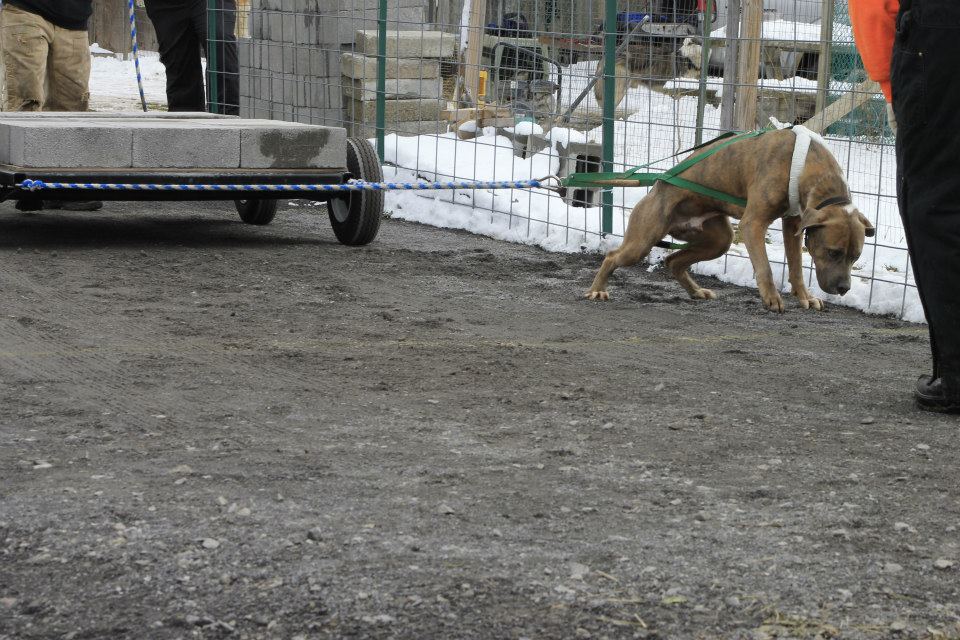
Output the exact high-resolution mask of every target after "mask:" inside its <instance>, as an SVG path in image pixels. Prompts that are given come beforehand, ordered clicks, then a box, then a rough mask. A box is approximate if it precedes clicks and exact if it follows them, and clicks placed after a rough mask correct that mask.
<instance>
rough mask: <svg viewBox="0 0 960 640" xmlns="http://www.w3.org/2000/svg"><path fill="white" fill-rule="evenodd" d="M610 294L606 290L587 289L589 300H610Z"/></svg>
mask: <svg viewBox="0 0 960 640" xmlns="http://www.w3.org/2000/svg"><path fill="white" fill-rule="evenodd" d="M609 299H610V294H609V293H607V292H606V291H587V300H609Z"/></svg>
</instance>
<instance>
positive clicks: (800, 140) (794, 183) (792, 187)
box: [783, 126, 813, 217]
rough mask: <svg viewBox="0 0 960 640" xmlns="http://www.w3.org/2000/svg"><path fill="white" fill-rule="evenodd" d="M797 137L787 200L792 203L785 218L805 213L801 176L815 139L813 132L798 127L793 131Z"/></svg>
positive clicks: (791, 163)
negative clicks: (802, 201)
mask: <svg viewBox="0 0 960 640" xmlns="http://www.w3.org/2000/svg"><path fill="white" fill-rule="evenodd" d="M791 131H793V132H794V133H795V134H796V135H797V141H796V142H795V143H794V145H793V159H792V160H791V161H790V182H789V184H788V186H787V198H788V201H789V203H790V206H789V208H788V209H787V211H786V212H785V213H784V214H783V215H784V217H788V216H789V217H792V216H799V215H800V214H801V213H803V212H802V211H801V210H800V174H801V173H803V167H804V166H805V165H806V164H807V153H808V152H809V151H810V141H811V140H812V139H813V136H812V135H811V134H812V133H813V132H812V131H810V129H807V128H806V127H804V126H796V127H794V128H793V129H791Z"/></svg>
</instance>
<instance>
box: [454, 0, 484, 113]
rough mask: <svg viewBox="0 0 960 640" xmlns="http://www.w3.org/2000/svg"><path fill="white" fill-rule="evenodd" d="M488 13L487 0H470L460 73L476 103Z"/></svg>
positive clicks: (464, 85) (471, 97)
mask: <svg viewBox="0 0 960 640" xmlns="http://www.w3.org/2000/svg"><path fill="white" fill-rule="evenodd" d="M486 13H487V3H486V0H470V17H469V19H468V22H467V25H466V27H467V29H466V37H467V48H466V51H465V52H464V56H463V66H462V67H461V73H460V75H461V76H462V77H463V87H464V88H465V89H466V90H467V94H468V95H469V96H470V99H471V100H472V101H473V103H474V104H477V98H478V96H477V90H478V88H479V86H480V55H481V54H482V53H483V25H484V19H485V17H486ZM461 33H462V29H461Z"/></svg>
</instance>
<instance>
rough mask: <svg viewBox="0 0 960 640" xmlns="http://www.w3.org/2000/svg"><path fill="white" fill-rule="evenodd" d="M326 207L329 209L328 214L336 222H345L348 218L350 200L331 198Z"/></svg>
mask: <svg viewBox="0 0 960 640" xmlns="http://www.w3.org/2000/svg"><path fill="white" fill-rule="evenodd" d="M327 206H329V207H330V212H331V213H332V214H333V217H334V218H336V219H337V222H346V221H347V218H349V217H350V200H348V199H347V198H331V199H330V200H329V201H328V203H327Z"/></svg>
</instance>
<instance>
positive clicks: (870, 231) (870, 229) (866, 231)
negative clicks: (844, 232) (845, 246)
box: [857, 211, 877, 238]
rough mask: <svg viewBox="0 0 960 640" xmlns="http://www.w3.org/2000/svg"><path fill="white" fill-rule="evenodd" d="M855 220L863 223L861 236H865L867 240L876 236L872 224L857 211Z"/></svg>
mask: <svg viewBox="0 0 960 640" xmlns="http://www.w3.org/2000/svg"><path fill="white" fill-rule="evenodd" d="M857 218H859V220H860V222H861V223H863V226H864V227H865V228H864V230H863V235H865V236H867V237H868V238H872V237H873V236H875V235H877V230H876V229H875V228H874V226H873V223H872V222H870V221H869V220H867V216H865V215H863V214H862V213H860V212H859V211H857Z"/></svg>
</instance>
